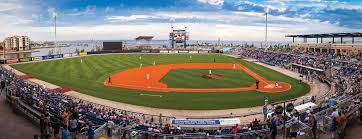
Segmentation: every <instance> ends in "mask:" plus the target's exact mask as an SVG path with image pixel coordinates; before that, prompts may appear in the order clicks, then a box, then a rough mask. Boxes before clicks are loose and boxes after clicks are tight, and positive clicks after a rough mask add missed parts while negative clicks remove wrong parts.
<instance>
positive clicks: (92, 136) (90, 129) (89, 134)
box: [87, 124, 126, 139]
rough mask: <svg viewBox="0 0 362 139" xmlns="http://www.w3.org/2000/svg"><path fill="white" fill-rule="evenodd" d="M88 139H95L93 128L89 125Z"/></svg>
mask: <svg viewBox="0 0 362 139" xmlns="http://www.w3.org/2000/svg"><path fill="white" fill-rule="evenodd" d="M125 133H126V132H125ZM124 137H125V136H124ZM87 139H94V129H93V128H92V124H88V129H87Z"/></svg>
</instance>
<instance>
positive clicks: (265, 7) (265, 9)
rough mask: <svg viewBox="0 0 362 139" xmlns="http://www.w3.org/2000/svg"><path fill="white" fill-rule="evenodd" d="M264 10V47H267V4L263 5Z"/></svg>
mask: <svg viewBox="0 0 362 139" xmlns="http://www.w3.org/2000/svg"><path fill="white" fill-rule="evenodd" d="M264 12H265V42H264V43H265V47H267V44H268V13H269V8H268V6H264Z"/></svg>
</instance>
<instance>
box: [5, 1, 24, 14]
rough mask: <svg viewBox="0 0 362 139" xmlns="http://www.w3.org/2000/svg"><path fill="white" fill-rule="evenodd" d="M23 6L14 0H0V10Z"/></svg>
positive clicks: (16, 8) (12, 9)
mask: <svg viewBox="0 0 362 139" xmlns="http://www.w3.org/2000/svg"><path fill="white" fill-rule="evenodd" d="M22 8H23V6H22V5H20V4H18V3H17V2H16V1H12V2H11V1H10V2H9V1H2V2H0V12H7V11H14V10H20V9H22Z"/></svg>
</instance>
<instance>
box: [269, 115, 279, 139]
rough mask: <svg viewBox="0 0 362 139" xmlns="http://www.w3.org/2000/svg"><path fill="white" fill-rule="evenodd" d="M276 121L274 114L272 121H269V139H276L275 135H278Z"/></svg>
mask: <svg viewBox="0 0 362 139" xmlns="http://www.w3.org/2000/svg"><path fill="white" fill-rule="evenodd" d="M277 126H278V125H277V119H276V117H275V116H274V114H273V115H272V119H271V127H270V130H271V137H270V138H271V139H276V137H277V134H278V132H277V131H278V129H277Z"/></svg>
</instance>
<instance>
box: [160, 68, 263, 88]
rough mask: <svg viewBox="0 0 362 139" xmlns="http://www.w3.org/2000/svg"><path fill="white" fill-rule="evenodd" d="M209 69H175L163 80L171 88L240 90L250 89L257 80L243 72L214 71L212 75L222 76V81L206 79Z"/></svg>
mask: <svg viewBox="0 0 362 139" xmlns="http://www.w3.org/2000/svg"><path fill="white" fill-rule="evenodd" d="M207 74H209V70H208V69H174V70H171V71H170V72H168V73H167V74H166V76H164V77H163V78H162V79H161V82H163V83H165V84H167V86H168V87H171V88H239V87H248V86H250V85H251V84H254V83H255V81H256V80H255V79H254V78H253V77H251V76H250V75H249V74H247V73H246V72H244V71H242V70H230V69H214V70H212V74H217V75H221V76H222V78H220V79H212V80H211V79H205V78H203V77H202V76H203V75H207Z"/></svg>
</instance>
